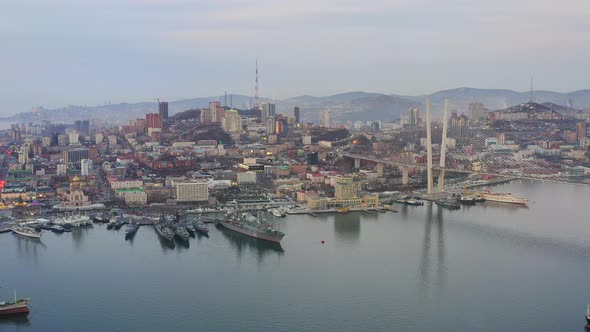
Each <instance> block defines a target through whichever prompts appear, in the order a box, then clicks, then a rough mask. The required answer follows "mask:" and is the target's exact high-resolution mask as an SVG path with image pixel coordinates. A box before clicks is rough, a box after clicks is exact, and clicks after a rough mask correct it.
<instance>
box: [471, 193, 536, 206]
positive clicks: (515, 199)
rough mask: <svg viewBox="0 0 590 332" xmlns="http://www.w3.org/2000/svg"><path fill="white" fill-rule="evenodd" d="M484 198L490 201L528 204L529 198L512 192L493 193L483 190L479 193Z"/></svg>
mask: <svg viewBox="0 0 590 332" xmlns="http://www.w3.org/2000/svg"><path fill="white" fill-rule="evenodd" d="M479 194H480V195H481V197H482V198H483V199H485V200H486V201H490V202H500V203H509V204H521V205H527V203H528V202H529V200H528V199H526V198H523V197H520V196H517V195H514V194H511V193H493V192H491V191H489V190H483V191H482V192H480V193H479Z"/></svg>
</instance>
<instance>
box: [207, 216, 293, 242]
mask: <svg viewBox="0 0 590 332" xmlns="http://www.w3.org/2000/svg"><path fill="white" fill-rule="evenodd" d="M218 225H219V226H221V227H223V228H226V229H229V230H231V231H234V232H237V233H240V234H243V235H246V236H250V237H253V238H256V239H261V240H266V241H271V242H276V243H280V242H281V240H282V239H283V237H284V236H285V233H283V232H281V231H279V230H277V229H274V228H273V227H272V226H271V225H269V224H266V223H262V222H261V221H260V218H257V217H254V216H250V217H249V218H248V217H243V216H242V217H240V211H239V209H238V211H237V216H235V217H234V216H232V215H231V214H229V215H228V216H227V217H226V218H225V219H222V220H219V222H218Z"/></svg>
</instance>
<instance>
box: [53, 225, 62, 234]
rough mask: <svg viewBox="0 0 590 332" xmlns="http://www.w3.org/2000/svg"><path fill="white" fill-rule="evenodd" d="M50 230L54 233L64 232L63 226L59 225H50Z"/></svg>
mask: <svg viewBox="0 0 590 332" xmlns="http://www.w3.org/2000/svg"><path fill="white" fill-rule="evenodd" d="M51 231H52V232H54V233H63V232H65V229H64V228H63V227H61V226H60V225H53V226H51Z"/></svg>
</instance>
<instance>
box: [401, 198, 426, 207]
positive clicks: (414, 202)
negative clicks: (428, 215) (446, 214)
mask: <svg viewBox="0 0 590 332" xmlns="http://www.w3.org/2000/svg"><path fill="white" fill-rule="evenodd" d="M402 204H405V205H411V206H422V205H424V202H420V201H417V200H415V199H406V200H405V201H404V202H403V203H402Z"/></svg>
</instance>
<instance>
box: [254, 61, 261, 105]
mask: <svg viewBox="0 0 590 332" xmlns="http://www.w3.org/2000/svg"><path fill="white" fill-rule="evenodd" d="M258 98H259V95H258V59H256V84H255V85H254V108H255V109H259V108H260V104H259V103H258Z"/></svg>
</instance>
